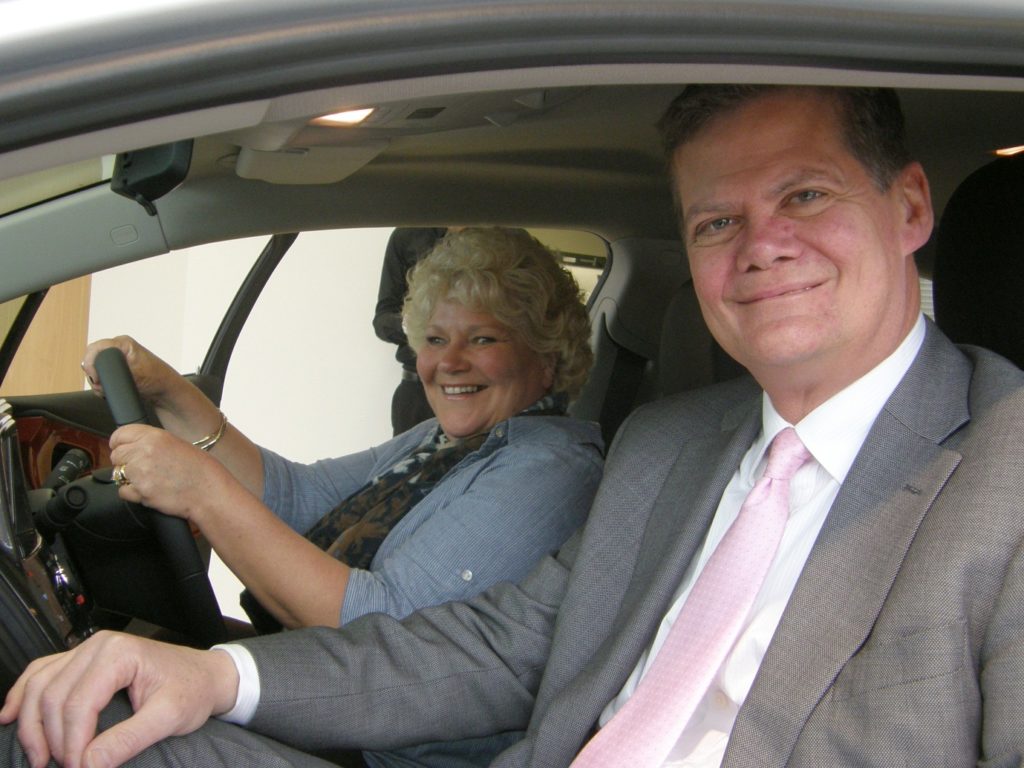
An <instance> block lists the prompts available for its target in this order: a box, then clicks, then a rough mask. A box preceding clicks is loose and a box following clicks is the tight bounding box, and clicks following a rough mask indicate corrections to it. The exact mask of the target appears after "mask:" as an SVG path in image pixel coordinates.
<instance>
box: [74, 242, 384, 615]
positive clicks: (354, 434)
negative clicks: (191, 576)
mask: <svg viewBox="0 0 1024 768" xmlns="http://www.w3.org/2000/svg"><path fill="white" fill-rule="evenodd" d="M390 232H391V230H390V229H362V230H347V231H344V230H343V231H335V232H308V233H304V234H302V235H301V236H300V237H299V238H298V240H297V241H296V242H295V245H294V246H293V247H292V248H291V250H290V251H289V252H288V254H287V255H286V256H285V258H284V260H283V261H282V262H281V265H280V266H279V267H278V269H277V272H276V273H275V275H274V277H273V278H272V279H271V281H270V283H269V284H268V285H267V287H266V289H265V291H264V294H263V296H262V297H261V298H260V301H259V302H258V303H257V305H256V307H255V308H254V310H253V313H252V315H251V317H250V318H249V321H248V322H247V323H246V326H245V330H244V331H243V332H242V335H241V337H240V339H239V342H238V346H237V347H236V349H235V352H234V354H233V355H232V357H231V364H230V367H229V368H228V374H227V380H226V383H225V390H224V397H223V402H222V403H221V406H222V409H223V410H224V413H225V414H227V416H228V418H229V419H230V420H231V422H232V424H234V425H236V426H238V427H239V428H240V429H241V430H242V431H243V432H245V433H246V434H247V435H249V437H251V438H252V439H253V440H255V441H256V442H258V443H260V444H261V445H265V446H267V447H268V448H272V449H273V450H275V451H277V452H278V453H281V454H282V455H284V456H287V457H289V458H293V459H297V460H300V461H312V460H314V459H317V458H321V457H325V456H339V455H343V454H345V453H350V452H352V451H356V450H360V449H363V448H366V447H368V446H370V445H374V444H376V443H379V442H382V441H383V440H386V439H387V438H388V437H390V435H391V426H390V408H391V393H392V391H393V389H394V385H395V384H396V383H397V381H398V370H399V369H398V364H397V363H396V362H395V361H394V347H393V346H391V345H389V344H385V343H384V342H381V341H379V340H378V339H377V338H376V337H375V336H374V335H373V329H372V326H371V324H370V323H371V320H372V317H373V308H374V304H375V303H376V298H377V283H378V280H379V278H380V264H381V260H382V258H383V255H384V247H385V245H386V243H387V238H388V235H389V234H390ZM265 242H266V241H265V239H264V238H258V239H249V240H239V241H235V242H232V243H221V244H218V245H217V246H216V247H215V248H209V247H208V248H195V249H189V250H185V251H179V252H177V253H172V254H168V255H166V256H162V257H158V258H156V259H150V260H147V261H144V262H138V263H134V264H128V265H125V266H122V267H117V268H115V269H110V270H107V271H105V272H102V273H99V274H96V275H94V276H93V283H92V301H91V310H90V316H89V338H90V340H94V339H98V338H103V337H106V336H112V335H117V334H122V333H126V334H130V335H132V336H134V337H135V338H136V339H137V340H139V341H140V342H141V343H142V344H144V345H145V346H147V347H148V348H150V349H151V350H153V351H154V352H156V353H157V354H159V355H160V356H161V357H163V358H164V359H165V360H167V361H168V362H169V363H171V364H172V365H173V366H174V367H176V368H177V369H178V370H179V371H182V372H190V371H194V370H195V369H196V368H197V367H198V366H199V363H200V362H201V361H202V359H203V356H204V355H205V353H206V349H207V347H208V345H209V343H210V340H211V339H212V337H213V333H214V331H215V329H216V327H217V324H218V323H219V321H220V319H221V318H222V317H223V315H224V311H225V310H226V309H227V306H228V304H229V303H230V301H231V299H232V297H233V296H234V294H235V292H236V290H237V289H238V286H239V284H240V283H241V281H242V279H243V278H244V277H245V274H246V273H247V272H248V270H249V267H250V266H251V265H252V263H253V261H255V258H256V256H257V255H258V253H259V252H260V251H261V250H262V248H263V245H264V243H265ZM210 575H211V580H212V581H213V585H214V590H215V592H216V593H217V598H218V600H219V601H220V605H221V610H222V611H223V612H224V613H225V614H226V615H229V616H236V617H240V618H244V613H243V612H242V611H241V609H240V608H239V607H238V593H239V591H240V590H241V585H240V584H239V582H238V581H237V579H235V578H234V576H233V575H232V574H231V573H230V572H229V571H228V570H227V568H226V567H225V566H224V565H223V563H221V562H220V561H219V559H217V558H216V557H215V558H214V562H213V563H212V565H211V569H210Z"/></svg>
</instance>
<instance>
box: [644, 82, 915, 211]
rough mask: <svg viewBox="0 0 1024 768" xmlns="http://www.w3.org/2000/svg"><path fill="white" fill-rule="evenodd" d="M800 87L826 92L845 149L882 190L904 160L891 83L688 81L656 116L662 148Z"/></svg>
mask: <svg viewBox="0 0 1024 768" xmlns="http://www.w3.org/2000/svg"><path fill="white" fill-rule="evenodd" d="M802 87H807V88H811V89H812V90H814V91H816V92H819V93H823V94H826V95H830V96H832V97H833V98H834V99H835V100H836V102H837V104H838V107H839V110H838V114H839V120H840V124H841V127H842V132H843V141H844V142H845V144H846V147H847V149H849V150H850V153H851V154H852V155H853V156H854V157H855V158H856V159H857V160H858V162H860V164H861V165H863V166H864V168H865V169H866V170H867V171H868V173H869V174H870V175H871V178H872V180H873V181H874V182H875V184H876V185H877V187H878V188H879V189H880V190H883V191H884V190H886V189H888V188H889V185H890V184H892V182H893V179H895V178H896V175H897V174H898V173H899V172H900V171H901V170H902V169H903V168H904V167H906V165H907V163H909V162H910V159H911V158H910V152H909V151H908V150H907V143H906V134H905V132H904V127H903V110H902V109H901V108H900V102H899V98H898V97H897V96H896V92H895V91H894V90H892V89H891V88H841V87H819V86H784V85H690V86H687V87H686V88H685V89H684V90H683V92H682V93H681V94H679V96H677V97H676V98H675V99H674V100H673V102H672V103H671V104H670V105H669V107H668V109H667V110H666V111H665V114H664V115H663V116H662V118H661V120H660V121H659V122H658V128H659V130H660V131H661V136H662V141H663V143H664V147H665V153H666V155H667V156H668V158H669V162H671V159H672V155H673V154H674V152H675V150H676V149H677V148H678V147H680V146H681V145H683V144H686V143H687V142H688V141H690V140H692V139H693V138H694V137H695V136H696V135H697V133H699V132H700V131H701V129H703V128H704V127H705V126H706V125H707V124H708V123H709V122H711V120H712V119H713V118H715V117H717V116H719V115H722V114H725V113H727V112H730V111H732V110H734V109H736V108H738V107H740V106H742V105H744V104H746V103H747V102H749V101H752V100H753V99H756V98H758V97H759V96H762V95H764V94H766V93H769V92H772V91H779V90H786V89H790V88H793V89H800V88H802Z"/></svg>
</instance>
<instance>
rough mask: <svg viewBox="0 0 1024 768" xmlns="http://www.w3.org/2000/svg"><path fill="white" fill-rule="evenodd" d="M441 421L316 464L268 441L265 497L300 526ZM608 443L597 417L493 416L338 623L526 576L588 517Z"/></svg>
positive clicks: (386, 545)
mask: <svg viewBox="0 0 1024 768" xmlns="http://www.w3.org/2000/svg"><path fill="white" fill-rule="evenodd" d="M436 429H437V421H436V420H434V419H431V420H429V421H427V422H424V423H423V424H420V425H418V426H416V427H414V428H413V429H411V430H409V431H408V432H405V433H404V434H402V435H399V436H398V437H395V438H394V439H392V440H389V441H388V442H386V443H384V444H382V445H380V446H377V447H376V448H371V449H369V450H367V451H361V452H359V453H355V454H352V455H350V456H344V457H341V458H336V459H325V460H322V461H318V462H316V463H314V464H299V463H296V462H291V461H288V460H286V459H284V458H282V457H280V456H278V455H277V454H275V453H273V452H271V451H268V450H266V449H261V450H262V453H263V466H264V494H263V502H264V503H265V504H266V505H267V506H268V507H270V509H272V510H274V512H275V513H276V514H277V515H278V516H279V517H280V518H281V519H282V520H283V521H284V522H285V523H287V524H288V525H289V526H290V527H291V528H292V529H294V530H296V531H299V532H302V533H304V532H305V531H306V530H308V529H309V528H310V527H311V526H312V525H313V523H315V522H316V521H317V520H319V519H320V518H321V517H322V516H323V515H324V514H325V513H326V512H327V511H329V510H330V509H333V508H334V507H335V506H336V505H337V504H338V503H339V502H340V501H341V500H342V499H345V498H347V497H348V496H350V495H351V494H353V493H355V492H356V491H357V490H359V489H360V488H361V487H362V486H363V485H365V484H366V483H367V482H368V481H369V480H370V479H371V478H373V477H375V476H376V475H378V474H380V473H381V472H383V471H385V470H387V469H389V468H390V467H391V466H392V465H393V464H395V463H396V462H398V461H400V460H401V459H404V458H405V457H406V456H407V455H408V454H409V453H411V452H412V450H413V448H415V447H416V446H418V445H420V444H421V443H423V442H424V441H426V440H429V439H431V437H432V436H433V434H434V431H435V430H436ZM601 454H602V443H601V438H600V431H599V429H598V427H597V425H596V424H593V423H590V422H582V421H578V420H576V419H572V418H569V417H565V416H518V417H513V418H511V419H508V420H506V421H503V422H501V423H499V424H497V425H495V426H494V427H493V428H492V429H491V433H490V435H488V437H487V439H486V440H485V441H484V443H483V445H482V446H481V447H480V448H479V450H477V451H474V452H473V453H471V454H469V455H468V456H466V457H465V458H464V459H463V460H462V461H461V462H460V463H459V464H458V465H456V466H455V468H454V469H452V470H451V471H450V472H449V473H448V474H447V475H446V476H445V477H444V478H443V479H442V480H441V481H440V482H439V483H437V485H435V486H434V488H433V489H432V490H431V492H430V493H429V494H427V496H426V497H425V498H424V499H423V500H422V501H420V503H419V504H417V505H416V506H415V507H413V509H412V510H410V511H409V512H408V513H407V514H406V515H405V517H403V518H402V520H401V521H400V522H399V523H398V524H397V525H396V526H395V527H394V529H392V531H391V533H390V534H389V535H388V536H387V538H385V539H384V542H383V543H382V544H381V547H380V549H379V550H378V551H377V554H376V556H375V557H374V559H373V562H372V563H371V564H370V568H369V570H354V571H353V572H352V574H351V576H350V578H349V582H348V588H347V589H346V592H345V601H344V606H343V608H342V612H341V616H340V617H339V621H340V623H341V624H344V623H347V622H349V621H351V620H352V619H355V618H357V617H359V616H362V615H363V614H366V613H387V614H390V615H391V616H395V617H396V618H402V617H403V616H406V615H408V614H410V613H412V612H414V611H415V610H417V609H418V608H423V607H425V606H428V605H436V604H438V603H443V602H448V601H450V600H461V599H464V598H468V597H471V596H473V595H475V594H477V593H478V592H481V591H483V590H484V589H487V588H488V587H490V586H491V585H492V584H495V583H497V582H499V581H517V580H518V579H520V578H522V577H524V576H525V575H526V574H527V573H529V571H530V569H531V567H532V566H533V564H534V563H535V562H536V561H537V560H539V559H540V558H541V557H542V556H543V555H545V554H547V553H549V552H553V551H555V550H557V549H558V547H559V546H561V544H562V543H563V542H564V541H565V540H566V539H567V538H568V537H569V535H570V534H571V533H572V532H573V531H574V530H576V528H578V527H579V526H580V525H581V524H582V523H583V521H584V520H585V519H586V515H587V512H588V511H589V509H590V502H591V500H592V499H593V497H594V493H595V492H596V490H597V485H598V482H599V481H600V479H601V469H602V456H601Z"/></svg>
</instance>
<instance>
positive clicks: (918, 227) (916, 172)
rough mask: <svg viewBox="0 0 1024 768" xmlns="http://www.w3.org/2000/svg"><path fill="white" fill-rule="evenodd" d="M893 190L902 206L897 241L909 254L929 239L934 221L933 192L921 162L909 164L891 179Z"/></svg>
mask: <svg viewBox="0 0 1024 768" xmlns="http://www.w3.org/2000/svg"><path fill="white" fill-rule="evenodd" d="M893 184H894V185H895V187H896V189H894V190H893V192H894V193H895V194H896V195H897V199H898V201H899V203H900V205H901V206H902V212H903V217H902V219H901V221H900V243H901V245H902V250H903V254H904V255H905V256H906V255H910V254H912V253H914V252H915V251H917V249H918V248H920V247H921V246H922V245H924V244H925V243H927V242H928V238H929V237H931V234H932V227H933V226H934V225H935V212H934V211H933V210H932V192H931V188H930V187H929V186H928V177H927V176H926V175H925V172H924V168H922V167H921V164H920V163H917V162H913V163H910V164H908V165H907V166H906V167H905V168H904V169H903V170H902V171H900V173H899V175H898V176H897V177H896V179H895V181H893Z"/></svg>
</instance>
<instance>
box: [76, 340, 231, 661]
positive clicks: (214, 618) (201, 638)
mask: <svg viewBox="0 0 1024 768" xmlns="http://www.w3.org/2000/svg"><path fill="white" fill-rule="evenodd" d="M95 365H96V373H97V375H98V376H99V380H100V384H101V385H102V386H103V393H104V395H105V397H106V400H107V405H108V407H109V408H110V414H111V416H113V417H114V423H115V424H117V426H119V427H121V426H124V425H125V424H149V423H150V420H149V418H148V417H147V415H146V411H145V409H144V408H143V407H142V400H141V398H140V397H139V391H138V389H136V387H135V380H134V379H133V378H132V374H131V371H130V370H129V369H128V363H127V362H126V361H125V359H124V355H123V354H121V350H119V349H117V348H116V347H108V348H107V349H104V350H103V351H101V352H100V353H99V354H98V355H97V356H96V361H95ZM125 503H129V504H131V503H130V502H125ZM131 506H133V507H135V508H136V509H137V510H138V511H139V512H140V513H141V514H142V515H143V516H145V517H147V518H148V519H149V520H150V522H151V525H152V529H153V535H154V537H155V538H156V541H157V544H158V546H159V547H160V550H161V552H163V555H164V559H165V560H166V564H167V567H168V569H169V570H170V571H171V575H172V579H173V582H174V585H175V591H176V592H177V597H178V602H179V604H180V608H181V610H182V612H183V613H184V617H185V623H186V625H187V626H188V627H189V634H190V635H191V636H192V637H193V638H194V639H195V640H196V641H197V642H200V643H202V644H204V645H206V646H210V645H214V644H215V643H219V642H221V641H223V640H224V639H225V631H224V619H223V618H222V616H221V614H220V607H219V606H218V604H217V598H216V597H215V596H214V593H213V586H212V585H211V584H210V577H209V575H208V573H207V571H206V567H205V566H204V565H203V560H202V558H201V557H200V555H199V548H198V547H197V546H196V540H195V537H194V536H193V535H192V529H191V528H190V527H189V524H188V521H187V520H185V519H184V518H180V517H174V516H172V515H165V514H163V513H162V512H159V511H157V510H154V509H149V508H148V507H144V506H142V505H141V504H131Z"/></svg>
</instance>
